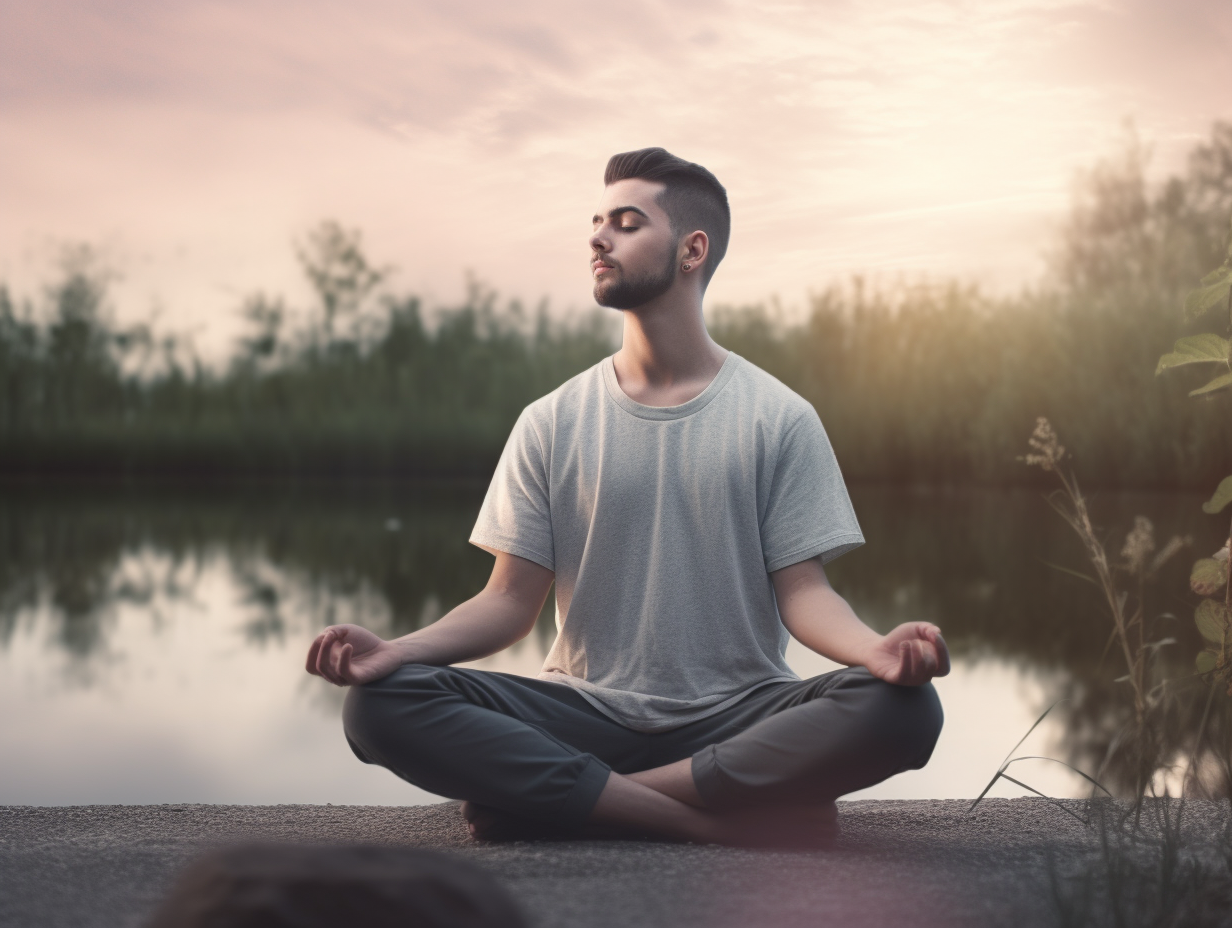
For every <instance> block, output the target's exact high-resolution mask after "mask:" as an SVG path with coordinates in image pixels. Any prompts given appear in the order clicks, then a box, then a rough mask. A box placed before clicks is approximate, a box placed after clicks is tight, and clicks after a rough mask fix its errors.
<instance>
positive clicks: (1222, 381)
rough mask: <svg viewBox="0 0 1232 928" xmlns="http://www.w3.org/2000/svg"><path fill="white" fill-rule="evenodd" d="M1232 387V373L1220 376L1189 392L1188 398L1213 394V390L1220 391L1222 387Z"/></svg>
mask: <svg viewBox="0 0 1232 928" xmlns="http://www.w3.org/2000/svg"><path fill="white" fill-rule="evenodd" d="M1227 386H1232V371H1229V372H1228V373H1226V374H1220V375H1219V376H1218V377H1216V378H1215V379H1214V380H1212V381H1211V382H1210V383H1208V384H1206V385H1205V386H1201V387H1198V389H1196V390H1190V391H1189V395H1190V396H1198V395H1199V394H1202V393H1213V392H1214V391H1215V390H1222V389H1223V388H1224V387H1227Z"/></svg>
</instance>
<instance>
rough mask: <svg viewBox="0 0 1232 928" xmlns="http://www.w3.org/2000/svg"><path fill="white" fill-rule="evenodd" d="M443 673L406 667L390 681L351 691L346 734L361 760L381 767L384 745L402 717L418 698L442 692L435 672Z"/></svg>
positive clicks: (345, 711)
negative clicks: (379, 759) (375, 763)
mask: <svg viewBox="0 0 1232 928" xmlns="http://www.w3.org/2000/svg"><path fill="white" fill-rule="evenodd" d="M440 669H441V668H439V667H427V666H424V665H421V664H403V665H402V666H401V667H399V668H398V669H397V670H395V671H394V672H393V673H391V674H390V675H389V676H387V677H384V678H382V679H380V680H374V681H373V682H372V683H365V684H364V685H362V686H352V687H350V688H349V689H348V690H347V694H346V698H345V699H344V700H343V703H342V730H343V732H344V733H345V734H346V738H347V741H348V742H349V743H350V745H351V749H352V750H353V751H354V752H355V753H356V754H357V755H358V756H359V758H360V759H361V760H363V761H365V762H367V763H374V762H377V763H379V761H378V760H377V758H378V757H380V756H381V755H382V754H383V751H382V747H381V746H382V743H383V742H384V741H385V739H386V738H388V737H389V736H390V735H391V734H393V733H394V732H395V731H396V730H397V729H398V728H399V727H400V726H399V725H398V724H397V717H398V715H399V714H400V713H402V712H403V711H404V710H405V708H406V706H407V704H408V702H413V701H415V699H416V696H417V695H421V694H423V693H425V692H427V691H431V690H434V689H439V686H437V681H436V680H435V679H434V676H433V673H432V671H438V670H440Z"/></svg>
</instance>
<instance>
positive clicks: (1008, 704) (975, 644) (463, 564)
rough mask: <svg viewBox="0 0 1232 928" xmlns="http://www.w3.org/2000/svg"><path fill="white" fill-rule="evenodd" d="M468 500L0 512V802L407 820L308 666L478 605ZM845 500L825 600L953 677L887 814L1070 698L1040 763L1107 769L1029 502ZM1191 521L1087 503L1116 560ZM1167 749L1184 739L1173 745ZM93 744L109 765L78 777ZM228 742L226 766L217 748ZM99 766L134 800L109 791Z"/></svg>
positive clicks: (1115, 717) (1003, 496) (1070, 554)
mask: <svg viewBox="0 0 1232 928" xmlns="http://www.w3.org/2000/svg"><path fill="white" fill-rule="evenodd" d="M482 490H483V488H482V487H476V486H444V485H434V486H412V487H407V486H395V485H386V486H377V487H372V486H366V487H347V486H340V485H337V484H321V485H297V486H274V485H268V486H267V485H252V486H246V487H240V488H236V487H227V488H222V487H197V488H193V489H192V490H191V491H186V490H185V489H184V488H182V487H181V488H158V487H140V488H137V487H129V488H115V487H107V488H97V487H96V488H84V487H71V488H66V487H56V488H46V487H43V488H38V487H33V488H32V487H24V488H20V489H14V488H10V489H9V490H7V491H6V492H4V493H3V494H0V694H2V695H3V697H4V704H5V705H6V707H8V709H9V710H10V711H8V712H6V713H5V714H6V715H7V716H8V717H9V718H8V720H7V721H5V722H3V723H0V724H2V725H3V727H0V755H2V756H7V757H8V758H9V760H8V761H7V762H3V763H0V802H9V803H11V802H16V803H21V802H39V803H46V802H82V801H143V802H151V801H246V802H247V801H250V802H257V801H268V802H287V801H326V798H325V797H329V801H355V802H399V801H400V802H413V801H422V800H423V798H424V797H423V796H422V795H414V794H412V793H409V792H408V791H407V787H406V786H405V785H404V784H400V783H398V782H397V781H395V780H393V778H392V777H389V776H388V774H384V772H383V771H380V772H374V771H372V770H371V769H370V768H364V767H363V766H362V765H359V764H358V763H357V762H355V761H354V760H353V759H352V758H351V757H350V754H349V752H348V751H347V750H346V748H345V745H342V744H341V743H340V741H341V737H340V734H339V731H338V726H337V707H338V701H339V697H340V692H339V691H337V690H334V689H333V688H330V687H328V685H323V684H321V681H319V680H316V679H314V678H309V677H308V676H307V675H305V674H303V673H302V672H301V670H300V661H301V660H302V656H303V652H304V650H305V649H306V645H307V642H308V641H309V640H310V639H311V637H312V636H313V635H314V634H316V632H317V631H318V630H319V629H320V628H322V627H324V626H326V625H329V624H332V623H336V622H356V623H359V624H362V625H365V626H367V627H369V628H372V629H373V630H375V631H377V632H378V633H381V634H385V635H398V634H403V633H405V632H407V631H410V630H412V629H414V628H418V627H421V626H423V625H424V624H427V623H428V622H431V621H433V620H434V619H436V618H437V617H439V616H440V615H441V614H442V613H443V612H444V611H445V610H447V609H449V608H450V607H452V606H453V605H454V604H456V603H458V602H460V601H461V600H462V599H464V598H466V597H468V596H470V595H472V594H473V593H474V592H475V591H476V590H478V589H479V588H480V586H481V585H482V584H483V582H484V580H485V579H486V577H487V573H488V570H489V568H490V565H491V559H490V556H489V555H487V554H485V553H483V552H482V551H479V550H477V549H475V548H473V547H472V546H470V545H468V544H467V543H466V537H467V535H468V533H469V531H470V528H471V524H472V522H473V519H474V515H475V513H476V512H477V511H478V507H479V503H480V500H481V498H482ZM852 496H853V499H854V502H855V506H856V511H857V513H858V515H859V518H860V521H861V524H862V526H863V528H864V531H865V536H866V538H867V539H868V544H867V545H866V546H865V547H864V548H862V549H860V550H859V551H857V552H855V553H853V554H850V555H847V556H845V557H843V558H841V559H839V560H838V561H835V562H834V563H833V564H832V565H831V566H830V567H829V568H827V572H828V574H829V575H830V577H831V581H832V582H833V584H834V585H835V587H836V588H837V589H838V590H839V592H840V593H842V594H843V595H844V596H846V597H847V599H848V600H849V601H850V602H851V603H852V605H853V607H854V608H855V609H856V611H857V613H858V614H859V615H861V617H863V618H864V619H865V621H867V622H869V623H870V624H871V625H873V626H874V627H877V628H879V629H883V630H884V629H887V628H890V627H892V626H893V625H895V624H897V623H899V622H902V621H909V620H916V619H927V620H929V621H933V622H936V623H937V624H938V625H940V626H941V627H942V628H943V629H944V630H945V633H946V637H947V640H948V641H949V642H950V645H951V648H952V650H953V652H954V654H955V656H956V658H957V659H958V664H957V666H956V670H955V673H954V675H953V676H952V678H950V679H949V680H947V681H946V684H945V688H944V689H943V699H945V700H946V707H947V716H948V722H947V731H946V734H945V735H943V742H942V744H941V745H940V746H939V748H938V753H937V754H936V755H935V757H934V762H933V764H931V765H930V769H929V770H928V772H927V774H924V773H921V774H919V775H915V776H916V779H915V780H914V781H910V780H908V779H907V778H906V777H903V778H897V780H896V781H891V782H892V783H896V782H898V781H902V782H898V785H896V786H895V787H894V789H895V790H899V792H897V793H895V792H894V791H893V790H890V791H889V792H886V791H885V790H883V791H882V792H880V793H878V795H908V794H911V795H921V794H923V795H972V794H973V793H974V792H975V791H978V789H979V788H980V787H981V786H982V785H983V780H985V779H986V778H987V776H989V775H991V772H992V769H994V768H995V764H996V761H998V760H1000V755H1001V754H1002V753H1003V752H1004V751H1005V750H1007V749H1008V748H1009V746H1011V745H1012V744H1013V742H1014V741H1016V740H1017V738H1018V737H1019V735H1020V734H1021V733H1022V731H1024V730H1025V728H1026V726H1027V725H1028V724H1029V723H1030V720H1031V719H1032V718H1033V717H1034V714H1035V713H1037V712H1038V711H1039V710H1040V709H1041V708H1042V707H1043V706H1044V705H1047V703H1048V702H1050V701H1051V700H1052V699H1054V698H1056V697H1057V696H1062V695H1064V696H1066V697H1067V698H1068V702H1067V703H1066V704H1064V705H1063V706H1062V707H1061V708H1060V709H1059V710H1058V717H1057V719H1056V722H1055V723H1053V725H1052V726H1051V728H1049V729H1047V730H1046V731H1045V732H1044V735H1046V737H1045V741H1046V743H1042V744H1037V745H1036V746H1035V747H1036V749H1037V750H1038V751H1039V752H1044V751H1049V752H1051V753H1053V754H1056V755H1057V756H1061V757H1065V758H1066V759H1069V760H1071V761H1074V762H1078V763H1080V764H1081V765H1083V766H1085V767H1088V768H1092V767H1094V766H1096V765H1097V764H1098V762H1099V761H1100V760H1101V759H1102V757H1103V753H1104V751H1105V750H1106V749H1107V745H1108V743H1109V741H1110V739H1111V738H1112V737H1113V736H1114V734H1115V732H1116V731H1117V730H1118V728H1119V725H1120V724H1121V722H1122V721H1123V720H1122V719H1121V716H1120V711H1121V710H1120V706H1121V705H1122V704H1123V703H1124V699H1123V696H1122V694H1120V693H1119V692H1118V690H1117V684H1115V683H1113V682H1111V681H1112V680H1113V678H1114V677H1116V676H1118V675H1119V671H1116V672H1114V671H1115V669H1116V659H1115V655H1113V656H1112V657H1109V658H1104V657H1103V654H1104V648H1105V644H1106V642H1107V636H1108V630H1109V627H1108V621H1107V619H1106V616H1105V613H1104V608H1105V607H1104V605H1103V603H1102V602H1101V600H1100V599H1099V597H1098V595H1097V591H1096V590H1095V589H1094V588H1092V587H1090V586H1089V585H1087V584H1084V583H1083V582H1082V581H1080V580H1077V579H1075V578H1073V577H1072V576H1070V575H1067V574H1065V573H1062V572H1060V571H1057V570H1054V569H1052V568H1050V567H1048V566H1047V565H1046V564H1045V563H1043V560H1048V561H1052V562H1054V563H1059V564H1063V565H1065V566H1067V567H1071V568H1075V569H1082V567H1083V562H1082V551H1081V548H1080V546H1079V544H1078V542H1077V540H1076V539H1075V538H1073V537H1071V536H1070V535H1069V530H1068V528H1067V527H1066V526H1065V525H1064V524H1063V523H1062V522H1061V520H1060V519H1059V518H1058V517H1057V516H1056V515H1055V514H1054V513H1053V512H1052V511H1051V510H1050V509H1049V508H1048V506H1047V505H1046V504H1045V503H1044V501H1043V500H1042V499H1041V498H1040V494H1039V493H1038V492H1034V491H1011V492H1005V491H964V492H956V491H952V492H945V491H933V492H920V491H914V492H913V491H903V490H892V489H881V488H861V487H854V488H853V491H852ZM1198 502H1199V500H1197V499H1195V498H1193V497H1188V496H1177V495H1173V494H1111V493H1109V494H1097V495H1096V496H1095V498H1094V499H1093V500H1092V508H1093V512H1094V515H1095V517H1096V518H1097V520H1098V521H1099V523H1100V525H1101V526H1102V527H1103V528H1104V529H1105V530H1106V531H1107V534H1108V538H1109V543H1108V546H1109V548H1110V549H1112V550H1119V546H1120V541H1121V540H1122V539H1123V537H1124V534H1125V532H1126V531H1128V529H1129V527H1130V525H1131V524H1132V521H1133V516H1134V515H1135V514H1139V513H1141V514H1145V515H1147V516H1148V517H1150V518H1151V519H1152V520H1153V521H1154V522H1155V524H1156V526H1157V529H1158V531H1159V533H1160V534H1161V535H1164V536H1167V535H1170V534H1172V533H1182V534H1185V533H1189V534H1192V535H1194V536H1195V538H1196V540H1197V547H1198V550H1199V551H1200V552H1203V553H1209V552H1210V551H1213V550H1215V548H1216V547H1218V545H1219V543H1220V539H1219V535H1220V526H1219V525H1217V524H1216V522H1217V521H1218V520H1210V519H1207V518H1206V517H1204V516H1202V514H1201V513H1200V511H1199V510H1198ZM1187 564H1188V560H1187V559H1186V558H1178V559H1176V561H1175V562H1174V563H1172V564H1170V565H1168V567H1167V568H1166V569H1165V570H1164V572H1163V575H1162V576H1161V578H1160V580H1159V583H1158V584H1156V585H1155V586H1154V587H1153V588H1152V589H1150V590H1149V591H1148V596H1149V599H1148V614H1156V613H1163V612H1169V611H1170V612H1174V613H1176V615H1177V616H1179V617H1180V618H1179V619H1178V620H1176V621H1174V622H1173V623H1172V627H1170V628H1169V629H1168V634H1170V635H1173V636H1174V637H1176V638H1177V639H1178V643H1177V644H1176V645H1175V646H1173V647H1172V648H1171V649H1170V654H1168V656H1167V657H1166V658H1165V659H1166V660H1167V661H1169V662H1171V663H1172V664H1173V665H1174V666H1175V669H1176V671H1177V672H1181V673H1183V672H1185V671H1187V670H1188V667H1189V664H1190V661H1191V660H1192V655H1193V654H1194V653H1195V651H1196V650H1197V648H1198V640H1197V636H1196V632H1195V631H1194V630H1193V625H1192V622H1191V620H1190V618H1189V617H1190V615H1191V609H1192V604H1191V601H1192V598H1191V597H1190V596H1189V595H1188V593H1187V584H1186V582H1185V579H1186V570H1187ZM554 633H555V629H554V624H553V621H552V616H551V609H550V606H549V607H548V608H545V611H544V614H543V615H541V617H540V621H539V623H538V625H537V628H536V632H535V634H534V635H533V636H532V637H531V638H530V639H527V641H525V642H522V643H521V645H520V646H518V647H517V648H515V649H513V650H511V651H510V652H507V653H505V654H502V655H497V656H495V657H494V658H491V659H489V660H487V661H485V662H479V663H478V664H477V666H486V667H491V668H493V669H502V670H510V671H512V672H523V673H533V672H534V671H535V670H536V669H537V667H538V664H539V663H540V662H541V660H542V656H543V654H544V653H546V649H547V647H548V645H549V644H550V642H551V638H552V636H553V635H554ZM1166 653H1168V652H1166ZM789 658H790V660H791V661H792V664H793V667H795V668H796V669H797V671H798V672H800V673H801V674H808V673H815V672H819V671H820V670H823V669H826V664H825V662H824V661H822V660H821V659H820V658H817V657H816V656H815V655H811V654H808V653H807V652H805V651H804V650H803V649H800V648H798V647H793V649H792V651H791V652H789ZM1101 661H1102V664H1101ZM305 704H307V705H308V707H309V708H308V709H307V710H305ZM18 707H20V710H21V711H20V712H17V711H14V710H15V709H17V708H18ZM16 716H20V719H17V718H15V717H16ZM239 719H243V720H244V721H243V726H244V727H243V731H240V727H241V726H240V723H239V721H237V720H239ZM159 720H162V721H161V722H160V721H159ZM1174 734H1175V737H1176V738H1178V739H1182V738H1183V735H1184V726H1183V725H1182V726H1178V727H1177V730H1176V731H1175V733H1174ZM288 738H290V741H288V740H287V739H288ZM91 739H94V741H93V742H91ZM83 740H84V741H85V742H90V743H94V742H98V744H99V745H100V747H99V752H100V753H99V754H98V756H97V763H96V764H95V767H94V769H90V770H89V771H88V772H87V771H83V770H82V765H81V763H80V749H81V748H80V746H81V744H82V742H83ZM221 741H226V742H227V743H228V744H229V745H230V747H229V748H227V749H223V750H221V753H220V748H219V743H220V742H221ZM107 743H109V744H111V745H112V748H113V749H110V750H109V751H108V749H104V747H103V746H102V745H104V744H107ZM1179 743H1180V741H1179V740H1178V744H1179ZM71 744H75V745H76V746H77V750H78V756H77V757H76V759H74V758H73V757H71V756H70V754H71V752H70V751H69V747H68V746H69V745H71ZM241 744H242V745H244V746H245V749H244V750H243V751H240V750H238V747H237V746H238V745H241ZM977 744H979V745H982V746H984V748H987V749H988V750H991V754H990V755H989V756H992V757H993V760H992V761H991V762H990V763H991V766H985V767H983V769H976V770H970V769H966V766H965V765H970V764H972V763H980V764H983V763H984V761H983V760H982V758H983V757H984V754H978V753H972V751H973V750H974V748H972V749H971V750H967V749H965V748H963V747H962V746H963V745H968V746H972V745H977ZM117 745H118V746H119V747H116V746H117ZM947 745H949V747H946V746H947ZM943 748H945V750H942V749H943ZM232 751H234V753H232ZM964 751H965V753H964ZM124 757H128V758H130V760H129V762H128V763H127V765H126V763H125V761H124V760H123V758H124ZM947 757H948V758H949V759H948V760H947ZM977 757H978V758H980V759H979V760H978V761H977V760H973V758H977ZM227 764H229V765H230V766H225V765H227ZM947 764H953V765H955V766H954V768H953V769H949V768H947V766H946V765H947ZM74 770H76V771H77V773H76V774H74V773H73V771H74ZM100 770H110V771H111V772H110V773H108V774H107V776H111V777H114V782H115V783H122V784H123V788H120V787H115V788H114V789H112V791H111V792H107V791H106V790H103V791H102V792H100V791H99V783H100V782H101V780H105V779H106V777H105V776H102V775H101V774H100ZM220 770H225V772H224V773H219V771H220ZM203 771H204V772H203ZM1038 776H1039V777H1042V778H1043V779H1042V780H1036V781H1035V782H1042V783H1043V785H1045V786H1049V787H1051V788H1052V789H1054V790H1059V791H1071V792H1072V791H1076V790H1077V789H1078V786H1077V783H1076V782H1071V781H1070V780H1066V779H1065V778H1064V777H1063V776H1060V775H1059V774H1056V773H1044V772H1041V773H1039V774H1038ZM380 777H385V778H388V779H378V778H380ZM1058 777H1060V778H1058ZM221 780H227V782H226V783H222V784H221V785H220V781H221ZM903 782H905V783H907V784H908V786H906V787H904V786H903V785H902V783H903ZM912 782H914V783H915V786H911V785H910V783H912ZM289 784H299V785H298V786H293V785H289ZM305 784H314V785H312V786H311V788H309V786H307V785H305ZM322 784H325V785H323V786H322ZM967 784H974V785H971V786H968V785H967ZM113 785H114V784H113ZM318 787H320V788H319V789H318ZM904 789H906V790H907V792H903V790H904ZM92 790H93V791H92ZM331 790H332V792H331ZM911 790H915V791H916V792H914V793H912V792H911ZM921 790H922V791H923V793H921V792H920V791H921Z"/></svg>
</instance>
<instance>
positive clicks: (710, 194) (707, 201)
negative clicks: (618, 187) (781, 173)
mask: <svg viewBox="0 0 1232 928" xmlns="http://www.w3.org/2000/svg"><path fill="white" fill-rule="evenodd" d="M632 178H639V179H641V180H649V181H656V182H658V183H660V184H663V185H664V190H663V192H662V193H660V194H659V196H658V197H657V198H656V199H657V202H658V204H659V205H660V206H661V207H663V211H664V212H665V213H667V217H668V220H669V221H670V222H671V224H672V233H673V234H674V235H676V237H677V238H678V239H679V237H680V236H682V235H687V234H688V233H690V232H696V231H697V230H699V229H700V230H701V231H702V232H705V233H706V238H708V239H709V240H710V250H709V254H707V255H706V260H705V262H703V263H704V265H705V266H704V267H703V268H702V274H703V275H704V276H703V278H702V282H703V283H704V284H709V283H710V278H711V277H713V276H714V272H715V270H716V269H717V268H718V266H719V262H720V261H722V260H723V256H724V255H725V254H727V242H728V240H729V239H730V238H731V207H729V206H728V205H727V190H726V189H724V187H723V185H722V184H720V183H719V179H718V178H717V177H715V176H714V175H713V174H711V173H710V172H709V171H707V170H706V169H705V168H704V167H702V166H701V165H700V164H694V163H693V162H692V161H685V160H684V159H683V158H679V157H677V156H676V155H673V154H672V153H671V152H669V151H667V150H666V149H663V148H641V149H638V150H637V151H625V152H621V153H620V154H618V155H612V157H611V158H609V159H608V162H607V170H605V171H604V172H603V184H604V186H610V185H611V184H614V183H616V181H618V180H630V179H632Z"/></svg>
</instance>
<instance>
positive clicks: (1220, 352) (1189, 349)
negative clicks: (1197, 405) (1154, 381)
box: [1155, 332, 1229, 375]
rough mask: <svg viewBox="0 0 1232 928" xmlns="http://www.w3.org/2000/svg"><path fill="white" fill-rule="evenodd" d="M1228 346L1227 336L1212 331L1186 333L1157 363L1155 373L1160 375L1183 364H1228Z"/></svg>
mask: <svg viewBox="0 0 1232 928" xmlns="http://www.w3.org/2000/svg"><path fill="white" fill-rule="evenodd" d="M1228 347H1229V346H1228V340H1227V339H1226V338H1220V337H1219V336H1218V335H1215V334H1212V333H1211V332H1204V333H1203V334H1201V335H1186V336H1185V337H1184V338H1179V339H1177V341H1176V344H1175V345H1173V346H1172V350H1171V351H1170V352H1169V353H1168V354H1166V355H1164V356H1163V357H1162V358H1160V359H1159V363H1158V364H1157V365H1155V373H1156V375H1158V374H1159V373H1161V372H1162V371H1165V370H1167V369H1168V368H1171V367H1180V366H1181V365H1182V364H1214V363H1216V362H1220V363H1223V364H1227V363H1228Z"/></svg>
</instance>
